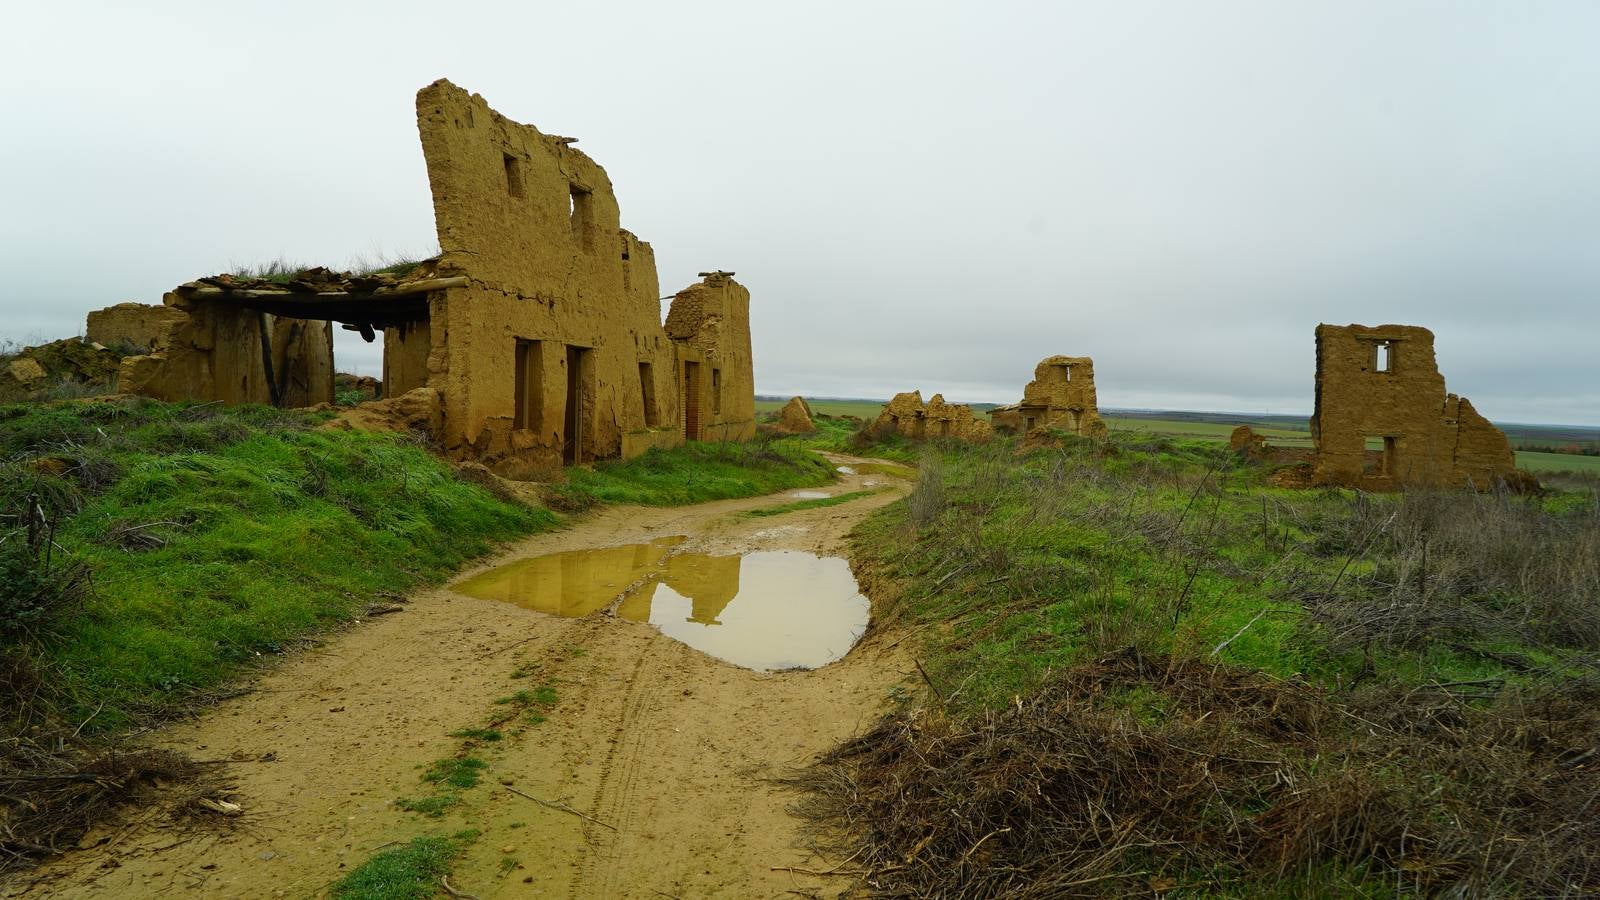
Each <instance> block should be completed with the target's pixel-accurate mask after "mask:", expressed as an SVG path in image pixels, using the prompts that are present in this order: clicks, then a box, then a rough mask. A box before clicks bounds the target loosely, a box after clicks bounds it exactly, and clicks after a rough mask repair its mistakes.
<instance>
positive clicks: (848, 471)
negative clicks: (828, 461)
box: [838, 466, 856, 475]
mask: <svg viewBox="0 0 1600 900" xmlns="http://www.w3.org/2000/svg"><path fill="white" fill-rule="evenodd" d="M838 470H839V474H840V475H854V474H855V473H856V470H855V469H854V468H853V467H851V466H839V467H838Z"/></svg>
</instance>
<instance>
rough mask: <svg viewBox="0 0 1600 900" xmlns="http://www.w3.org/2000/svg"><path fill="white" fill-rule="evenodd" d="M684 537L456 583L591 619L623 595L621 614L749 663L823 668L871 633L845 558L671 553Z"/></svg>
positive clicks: (526, 563) (558, 558)
mask: <svg viewBox="0 0 1600 900" xmlns="http://www.w3.org/2000/svg"><path fill="white" fill-rule="evenodd" d="M684 540H686V539H685V538H684V537H682V536H677V537H666V538H658V539H656V540H654V541H651V542H650V543H647V544H629V545H626V546H621V547H604V548H600V549H596V550H573V551H568V552H565V553H552V554H549V555H547V556H539V557H534V558H532V559H525V560H519V561H517V562H514V563H510V564H507V565H504V566H500V567H499V568H495V569H490V570H489V571H487V572H482V573H480V574H478V575H475V576H473V577H472V578H468V579H467V580H465V581H463V582H461V583H460V584H457V585H455V586H454V590H455V591H457V592H458V593H462V594H466V595H468V596H471V597H478V598H481V599H485V600H501V601H505V602H508V603H515V604H517V605H518V606H522V607H525V608H527V609H532V610H537V611H539V612H543V613H548V614H551V615H559V616H586V615H589V614H591V613H594V612H597V611H599V610H602V609H605V608H606V607H607V606H609V605H611V603H612V602H613V601H616V600H618V599H619V598H620V600H621V602H620V603H618V604H617V615H619V616H621V617H622V618H624V619H628V620H630V621H634V622H648V623H649V624H651V625H653V626H655V627H656V628H658V629H660V630H661V631H662V632H663V633H664V634H666V635H667V636H669V637H671V638H673V639H675V640H678V641H682V642H683V643H685V644H688V645H689V646H691V647H694V648H695V649H697V650H699V651H701V652H703V653H707V654H709V655H711V656H715V657H717V658H719V659H723V660H726V661H728V662H731V663H734V664H735V665H740V666H744V667H746V668H750V669H788V668H815V667H816V666H821V665H826V664H827V663H830V662H832V661H834V660H836V659H838V658H840V657H841V656H844V654H845V653H847V652H848V651H849V649H850V648H851V647H852V646H853V645H854V644H855V642H856V641H857V640H858V639H860V637H861V635H862V633H863V632H865V631H866V627H867V619H868V615H869V603H868V601H867V598H866V597H864V596H862V594H861V592H860V590H859V589H858V588H857V587H856V583H855V578H854V576H852V575H851V573H850V566H849V563H847V562H846V561H845V560H843V559H841V558H839V557H823V556H816V555H814V554H811V553H801V552H796V551H762V552H756V553H748V554H745V555H743V556H711V555H708V554H704V553H673V552H672V551H673V550H674V548H676V547H677V546H679V545H680V544H682V543H683V542H684Z"/></svg>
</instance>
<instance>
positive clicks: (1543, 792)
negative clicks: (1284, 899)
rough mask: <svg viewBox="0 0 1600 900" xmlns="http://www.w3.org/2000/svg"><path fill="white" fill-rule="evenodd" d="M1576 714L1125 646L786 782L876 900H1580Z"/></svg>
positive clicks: (1573, 705)
mask: <svg viewBox="0 0 1600 900" xmlns="http://www.w3.org/2000/svg"><path fill="white" fill-rule="evenodd" d="M1135 694H1137V695H1138V696H1140V697H1144V698H1147V701H1145V702H1141V703H1130V702H1129V700H1130V698H1131V697H1133V696H1135ZM1593 700H1594V698H1593V697H1587V696H1586V697H1578V696H1563V697H1557V696H1548V697H1543V698H1539V699H1537V700H1521V701H1519V700H1516V699H1502V700H1501V701H1500V702H1498V703H1497V704H1496V705H1495V706H1493V707H1492V708H1490V709H1487V710H1483V709H1476V708H1474V707H1472V706H1469V705H1467V704H1466V703H1464V702H1463V701H1462V700H1461V699H1459V698H1458V697H1455V696H1453V695H1452V694H1451V692H1450V691H1449V690H1448V689H1446V688H1443V687H1441V688H1439V689H1438V690H1434V691H1430V692H1427V695H1426V696H1424V695H1423V692H1413V693H1411V694H1410V695H1404V696H1392V695H1391V696H1370V697H1362V698H1348V697H1346V698H1342V699H1341V698H1336V697H1333V696H1330V695H1328V694H1326V693H1325V692H1322V691H1320V690H1317V689H1314V688H1312V687H1309V686H1306V685H1300V684H1294V683H1284V682H1276V681H1272V680H1269V679H1267V678H1264V677H1262V676H1259V675H1255V674H1250V673H1245V672H1242V671H1240V670H1236V669H1229V668H1225V667H1220V666H1214V665H1210V664H1206V663H1203V662H1200V661H1194V660H1177V659H1173V658H1169V657H1155V656H1144V655H1141V654H1139V653H1137V652H1134V651H1126V652H1123V653H1118V654H1113V655H1110V656H1107V657H1105V658H1102V659H1100V660H1096V661H1093V662H1090V663H1086V664H1083V665H1080V666H1077V667H1074V668H1073V669H1071V670H1069V671H1066V672H1063V673H1059V674H1058V675H1057V676H1055V677H1053V678H1052V679H1050V680H1049V681H1048V682H1047V683H1046V684H1045V685H1044V686H1043V687H1041V688H1040V689H1039V690H1037V691H1035V692H1034V693H1033V694H1032V696H1030V697H1028V698H1019V699H1018V700H1017V702H1016V703H1014V704H1013V705H1012V706H1011V707H1010V708H1008V709H1005V710H1003V711H991V712H989V713H986V714H982V715H977V716H971V717H965V718H963V717H952V716H946V715H942V714H938V713H922V714H901V715H896V716H891V717H888V718H886V719H885V720H883V721H882V722H881V723H880V724H879V725H878V726H877V727H876V728H874V729H873V730H872V731H870V732H868V733H867V734H865V735H863V736H861V737H860V738H858V739H856V740H854V741H852V742H850V743H848V744H846V745H844V746H841V747H840V748H838V749H837V750H835V751H834V752H833V753H832V754H830V755H829V756H828V757H827V758H825V759H824V760H823V761H822V762H821V763H819V764H818V765H817V766H815V767H813V768H811V769H809V770H807V771H806V772H804V773H802V774H800V775H799V776H797V777H796V778H795V779H794V783H795V784H796V785H797V786H799V787H801V788H803V789H805V790H806V791H807V792H808V794H807V796H806V799H805V800H804V801H802V803H801V805H800V811H801V812H803V813H804V814H806V815H808V816H809V817H810V818H811V819H812V820H813V821H814V822H816V823H817V824H818V825H819V826H822V827H821V829H820V830H819V833H820V834H822V835H824V836H826V837H828V838H829V839H831V841H832V842H834V843H835V844H836V847H835V848H834V849H837V850H839V851H840V855H841V856H848V857H850V858H851V860H852V863H851V865H852V866H860V867H861V868H862V869H863V870H864V871H865V872H866V874H865V875H864V876H863V885H862V887H863V888H864V889H868V890H870V891H871V892H872V893H874V894H878V895H882V896H890V897H910V896H916V897H923V896H960V897H1002V896H1003V897H1060V896H1074V895H1105V894H1126V893H1130V892H1145V891H1157V892H1161V891H1165V890H1171V889H1174V888H1181V887H1189V888H1199V889H1206V888H1208V887H1210V888H1215V887H1221V886H1223V885H1224V884H1228V885H1231V886H1233V887H1235V888H1237V887H1239V886H1240V885H1241V884H1258V885H1259V884H1277V883H1281V882H1282V881H1283V880H1285V879H1294V878H1296V877H1297V876H1298V875H1300V874H1303V873H1311V872H1317V873H1320V875H1321V878H1320V880H1321V883H1323V884H1326V883H1327V882H1326V878H1327V875H1328V873H1329V872H1330V871H1331V872H1335V873H1337V872H1349V873H1353V875H1354V876H1355V877H1362V871H1363V867H1366V869H1365V873H1366V874H1365V877H1366V878H1368V879H1370V878H1371V877H1373V875H1374V874H1376V875H1377V876H1378V877H1380V878H1383V879H1385V880H1388V881H1390V882H1392V883H1394V884H1395V885H1396V886H1404V887H1405V888H1407V889H1411V890H1416V891H1417V892H1419V893H1435V892H1441V891H1449V890H1452V889H1453V890H1456V891H1465V892H1466V893H1468V894H1482V893H1494V892H1496V891H1502V890H1507V889H1511V890H1521V891H1524V892H1530V893H1534V894H1540V895H1543V894H1571V893H1581V892H1589V891H1594V890H1597V889H1600V809H1596V808H1594V806H1595V803H1596V801H1597V800H1600V777H1597V776H1596V763H1597V760H1595V758H1594V755H1593V754H1594V747H1595V741H1596V734H1597V725H1600V714H1597V713H1596V712H1595V705H1594V703H1593ZM1586 754H1587V755H1586Z"/></svg>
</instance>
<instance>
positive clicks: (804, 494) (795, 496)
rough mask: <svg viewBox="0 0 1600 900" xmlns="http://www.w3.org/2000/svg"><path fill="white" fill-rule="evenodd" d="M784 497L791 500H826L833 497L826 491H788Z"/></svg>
mask: <svg viewBox="0 0 1600 900" xmlns="http://www.w3.org/2000/svg"><path fill="white" fill-rule="evenodd" d="M784 496H786V497H788V498H789V499H791V500H826V499H827V498H829V497H832V496H833V495H832V494H830V493H828V492H827V491H790V492H789V493H787V494H785V495H784Z"/></svg>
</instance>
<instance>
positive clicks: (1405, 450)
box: [1311, 325, 1531, 490]
mask: <svg viewBox="0 0 1600 900" xmlns="http://www.w3.org/2000/svg"><path fill="white" fill-rule="evenodd" d="M1311 437H1312V441H1313V442H1314V443H1315V445H1316V457H1315V461H1314V463H1313V475H1312V481H1313V482H1315V483H1317V484H1340V485H1348V486H1351V487H1359V488H1364V489H1367V490H1395V489H1398V488H1399V487H1400V486H1402V485H1406V484H1418V485H1433V486H1438V487H1476V488H1479V489H1483V488H1487V487H1490V486H1492V485H1495V484H1498V483H1501V482H1506V483H1509V484H1512V485H1513V486H1518V487H1522V486H1526V485H1527V483H1528V482H1529V481H1531V476H1528V475H1526V474H1525V473H1521V472H1518V471H1517V465H1516V457H1515V456H1514V455H1513V453H1512V451H1511V443H1510V442H1509V441H1507V440H1506V436H1505V434H1504V433H1502V432H1501V431H1500V429H1498V428H1496V427H1494V425H1493V424H1491V423H1490V422H1489V420H1487V419H1485V418H1484V417H1483V416H1480V415H1478V413H1477V411H1476V410H1474V409H1473V408H1472V404H1471V403H1469V402H1467V399H1466V398H1465V397H1457V396H1456V395H1455V394H1450V393H1446V392H1445V382H1444V376H1443V375H1440V374H1439V368H1438V365H1437V363H1436V362H1435V361H1434V355H1433V332H1431V331H1429V330H1428V329H1426V328H1420V327H1417V326H1415V325H1379V326H1377V327H1368V326H1365V325H1347V326H1336V325H1318V326H1317V381H1316V408H1315V411H1314V412H1313V414H1312V417H1311Z"/></svg>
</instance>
